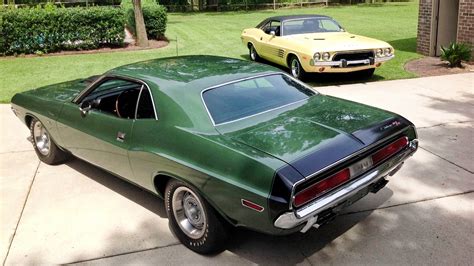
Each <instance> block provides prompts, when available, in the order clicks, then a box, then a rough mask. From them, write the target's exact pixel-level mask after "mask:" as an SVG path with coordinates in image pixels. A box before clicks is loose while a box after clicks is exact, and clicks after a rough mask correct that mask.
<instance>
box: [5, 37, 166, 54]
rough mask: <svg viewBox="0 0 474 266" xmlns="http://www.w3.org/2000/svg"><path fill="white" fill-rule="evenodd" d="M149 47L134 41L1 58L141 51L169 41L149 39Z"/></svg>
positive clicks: (163, 45)
mask: <svg viewBox="0 0 474 266" xmlns="http://www.w3.org/2000/svg"><path fill="white" fill-rule="evenodd" d="M148 42H149V46H148V47H145V48H143V47H140V46H137V45H135V44H134V43H129V44H125V45H126V46H124V47H116V48H110V47H102V48H99V49H93V50H82V51H61V52H56V53H48V54H44V55H36V54H27V55H17V56H5V57H0V58H16V57H39V56H58V55H76V54H97V53H110V52H125V51H139V50H150V49H158V48H162V47H165V46H167V45H168V43H169V42H168V41H156V40H149V41H148Z"/></svg>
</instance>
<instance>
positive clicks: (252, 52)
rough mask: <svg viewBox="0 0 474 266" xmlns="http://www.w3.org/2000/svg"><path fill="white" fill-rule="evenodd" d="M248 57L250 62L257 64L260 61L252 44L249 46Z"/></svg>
mask: <svg viewBox="0 0 474 266" xmlns="http://www.w3.org/2000/svg"><path fill="white" fill-rule="evenodd" d="M249 57H250V60H252V61H255V62H258V61H259V60H260V56H259V55H258V53H257V50H256V49H255V47H253V45H252V44H249Z"/></svg>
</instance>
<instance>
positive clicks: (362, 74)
mask: <svg viewBox="0 0 474 266" xmlns="http://www.w3.org/2000/svg"><path fill="white" fill-rule="evenodd" d="M374 72H375V68H369V69H365V70H362V71H359V77H361V78H365V79H368V78H371V77H372V76H373V75H374Z"/></svg>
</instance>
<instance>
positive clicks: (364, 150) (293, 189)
mask: <svg viewBox="0 0 474 266" xmlns="http://www.w3.org/2000/svg"><path fill="white" fill-rule="evenodd" d="M408 128H409V127H405V128H403V129H401V130H399V131H397V132H395V133H393V134H392V135H390V136H388V137H386V138H383V139H381V140H379V141H377V142H375V143H373V144H371V145H369V146H367V147H365V148H363V149H360V150H359V151H357V152H355V153H353V154H351V155H348V156H346V157H344V158H342V159H340V160H338V161H336V162H334V163H332V164H330V165H328V166H326V167H324V168H322V169H321V170H319V171H316V172H314V173H312V174H310V175H308V176H306V177H305V178H303V179H301V180H299V181H298V182H296V183H294V184H293V188H292V189H291V197H290V199H291V200H290V206H289V208H290V210H292V209H293V200H294V198H295V188H296V186H298V185H299V184H301V183H303V182H306V181H308V180H310V179H311V178H313V177H314V176H316V175H318V174H320V173H322V172H324V171H326V170H328V169H329V168H331V167H334V166H335V165H338V164H340V163H343V162H345V161H347V160H350V159H352V158H354V157H355V156H357V155H359V154H361V153H364V152H366V151H368V150H370V149H372V148H373V147H375V146H377V145H379V144H381V143H383V142H384V141H387V140H388V139H390V138H393V137H394V136H396V135H398V134H400V133H402V132H403V131H405V130H407V129H408ZM290 164H291V163H290Z"/></svg>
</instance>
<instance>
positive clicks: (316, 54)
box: [313, 53, 321, 61]
mask: <svg viewBox="0 0 474 266" xmlns="http://www.w3.org/2000/svg"><path fill="white" fill-rule="evenodd" d="M313 59H314V61H319V60H321V54H320V53H315V54H314V55H313Z"/></svg>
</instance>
